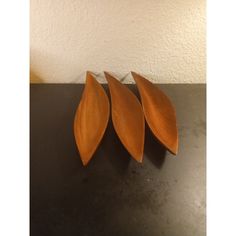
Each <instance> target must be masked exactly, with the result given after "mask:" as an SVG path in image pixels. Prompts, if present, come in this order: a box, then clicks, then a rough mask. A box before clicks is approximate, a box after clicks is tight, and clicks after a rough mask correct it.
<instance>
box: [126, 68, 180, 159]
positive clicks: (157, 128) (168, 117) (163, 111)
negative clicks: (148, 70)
mask: <svg viewBox="0 0 236 236" xmlns="http://www.w3.org/2000/svg"><path fill="white" fill-rule="evenodd" d="M131 73H132V76H133V78H134V80H135V82H136V84H137V87H138V90H139V94H140V97H141V101H142V106H143V112H144V116H145V119H146V121H147V124H148V126H149V127H150V129H151V131H152V132H153V134H154V135H155V137H156V138H157V139H158V140H159V141H160V142H161V143H162V144H163V145H164V146H165V147H166V149H168V150H169V151H170V152H171V153H173V154H175V155H176V154H177V152H178V130H177V126H176V114H175V109H174V106H173V105H172V103H171V101H170V100H169V98H168V97H167V96H166V95H165V94H164V93H163V92H162V91H161V90H160V89H159V88H158V87H157V86H155V85H154V84H152V83H151V82H150V81H148V80H147V79H145V78H144V77H142V76H141V75H139V74H137V73H135V72H131Z"/></svg>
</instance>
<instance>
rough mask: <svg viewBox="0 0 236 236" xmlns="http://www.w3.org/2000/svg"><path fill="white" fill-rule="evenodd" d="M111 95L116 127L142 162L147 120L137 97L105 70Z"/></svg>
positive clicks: (133, 155) (124, 141) (133, 153)
mask: <svg viewBox="0 0 236 236" xmlns="http://www.w3.org/2000/svg"><path fill="white" fill-rule="evenodd" d="M104 73H105V77H106V79H107V82H108V87H109V91H110V95H111V113H112V122H113V126H114V129H115V131H116V133H117V135H118V137H119V139H120V140H121V142H122V144H123V145H124V147H125V148H126V149H127V151H128V152H129V153H130V155H131V156H132V157H133V158H134V159H135V160H136V161H138V162H142V159H143V149H144V132H145V121H144V115H143V110H142V106H141V104H140V102H139V100H138V99H137V97H136V96H135V95H134V94H133V93H132V92H131V91H130V90H129V89H128V88H127V87H126V86H125V85H123V84H122V83H120V82H119V81H118V80H117V79H115V78H114V77H113V76H111V75H110V74H109V73H107V72H104Z"/></svg>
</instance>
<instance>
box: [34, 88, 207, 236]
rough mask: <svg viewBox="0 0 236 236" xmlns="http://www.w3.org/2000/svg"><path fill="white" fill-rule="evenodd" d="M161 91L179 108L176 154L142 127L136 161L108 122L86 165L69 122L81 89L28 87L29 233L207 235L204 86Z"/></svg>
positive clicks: (43, 234)
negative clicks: (141, 145) (139, 160)
mask: <svg viewBox="0 0 236 236" xmlns="http://www.w3.org/2000/svg"><path fill="white" fill-rule="evenodd" d="M103 86H104V87H105V89H106V91H107V93H108V94H109V92H108V90H107V86H106V85H103ZM159 86H160V88H161V89H162V90H163V91H164V92H165V93H166V94H167V95H168V96H169V97H170V98H171V100H172V102H173V104H174V105H175V107H176V112H177V124H178V129H179V153H178V155H177V156H173V155H171V154H170V153H168V152H166V151H165V149H164V148H163V147H162V146H161V145H160V144H158V143H157V142H156V140H155V138H154V137H153V135H152V134H151V132H150V130H149V129H148V127H147V126H146V135H145V150H144V161H143V163H142V164H139V163H136V162H135V161H134V160H133V159H132V158H131V157H130V155H129V154H128V153H127V151H126V150H125V149H124V147H123V146H122V144H121V143H120V141H119V139H118V137H117V135H116V134H115V132H114V129H113V126H112V123H111V121H110V122H109V125H108V128H107V131H106V133H105V136H104V138H103V140H102V142H101V144H100V146H99V148H98V149H97V151H96V153H95V155H94V157H93V158H92V160H91V161H90V163H89V165H88V166H87V167H83V166H82V163H81V160H80V157H79V153H78V151H77V148H76V144H75V141H74V135H73V119H74V115H75V111H76V108H77V106H78V103H79V101H80V98H81V94H82V91H83V88H84V85H83V84H31V86H30V176H31V177H30V222H31V223H30V231H31V235H32V236H38V235H42V236H47V235H50V236H54V235H57V236H60V235H68V236H74V235H84V236H90V235H114V236H115V235H122V236H126V235H135V236H139V235H148V236H149V235H150V236H154V235H155V236H159V235H167V236H202V235H205V234H206V212H205V208H206V170H205V169H206V155H205V154H206V147H205V146H206V112H205V108H206V105H205V99H206V86H205V85H203V84H194V85H189V84H171V85H170V84H161V85H159ZM128 87H129V88H130V89H131V90H132V91H134V93H135V94H138V93H137V90H136V86H135V85H128Z"/></svg>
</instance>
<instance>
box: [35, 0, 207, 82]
mask: <svg viewBox="0 0 236 236" xmlns="http://www.w3.org/2000/svg"><path fill="white" fill-rule="evenodd" d="M30 18H31V19H30V22H31V25H30V31H31V32H30V41H31V46H30V48H31V49H30V54H31V81H32V82H62V83H70V82H84V75H85V71H86V70H91V71H94V72H96V73H99V80H100V81H103V78H102V77H101V78H100V76H101V75H102V73H101V71H103V70H107V71H112V72H114V74H115V75H117V76H119V77H123V76H125V75H126V74H127V73H128V72H129V71H130V70H134V71H136V72H139V73H142V74H143V75H146V76H148V77H149V78H150V79H152V80H153V81H156V82H163V83H202V82H205V0H119V1H118V0H31V9H30ZM125 82H132V80H131V77H130V75H128V76H127V77H126V80H125Z"/></svg>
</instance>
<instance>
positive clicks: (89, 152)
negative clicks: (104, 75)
mask: <svg viewBox="0 0 236 236" xmlns="http://www.w3.org/2000/svg"><path fill="white" fill-rule="evenodd" d="M109 114H110V104H109V100H108V97H107V95H106V92H105V91H104V89H103V87H102V86H101V85H100V84H99V83H98V82H97V81H96V79H95V78H94V77H93V76H92V74H90V73H89V72H88V73H87V77H86V85H85V88H84V91H83V95H82V98H81V100H80V103H79V106H78V109H77V111H76V114H75V119H74V135H75V140H76V144H77V146H78V149H79V153H80V157H81V160H82V163H83V165H87V164H88V162H89V161H90V159H91V158H92V156H93V154H94V152H95V151H96V149H97V147H98V145H99V144H100V142H101V139H102V137H103V135H104V133H105V130H106V127H107V123H108V120H109Z"/></svg>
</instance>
